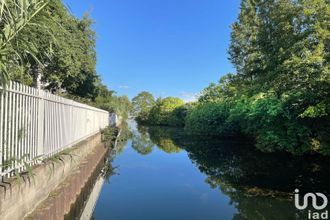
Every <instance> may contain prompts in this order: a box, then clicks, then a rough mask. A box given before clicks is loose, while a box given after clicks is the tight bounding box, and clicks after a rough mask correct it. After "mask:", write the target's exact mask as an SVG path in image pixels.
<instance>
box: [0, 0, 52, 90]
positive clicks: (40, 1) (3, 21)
mask: <svg viewBox="0 0 330 220" xmlns="http://www.w3.org/2000/svg"><path fill="white" fill-rule="evenodd" d="M47 4H48V0H0V28H1V32H0V86H3V87H5V86H6V84H7V82H8V81H9V73H8V66H9V65H11V62H13V60H22V54H21V53H19V52H18V48H19V47H21V46H22V44H24V45H25V47H24V51H25V53H29V54H31V55H32V56H33V53H32V51H33V49H34V48H33V47H34V45H32V44H29V42H20V39H19V33H20V32H21V31H22V30H23V29H24V28H26V27H27V26H28V25H38V24H37V23H34V22H33V18H34V17H35V16H36V15H38V14H39V13H40V12H41V11H42V10H43V9H44V8H45V7H46V5H47ZM21 63H22V62H21Z"/></svg>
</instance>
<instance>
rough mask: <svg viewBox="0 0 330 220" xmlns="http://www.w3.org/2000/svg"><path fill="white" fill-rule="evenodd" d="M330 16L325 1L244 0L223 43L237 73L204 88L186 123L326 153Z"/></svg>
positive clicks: (268, 146)
mask: <svg viewBox="0 0 330 220" xmlns="http://www.w3.org/2000/svg"><path fill="white" fill-rule="evenodd" d="M329 17H330V6H329V4H328V2H326V1H325V0H311V1H310V0H309V1H304V0H302V1H290V0H280V1H275V0H271V1H254V0H242V3H241V12H240V14H239V17H238V20H237V22H235V23H234V25H233V27H232V35H231V45H230V49H229V54H230V59H231V61H232V63H233V64H234V66H235V67H236V70H237V74H236V75H232V74H228V75H226V76H224V77H222V78H221V79H220V81H219V83H218V84H211V85H210V86H209V87H208V88H206V89H205V90H204V91H203V92H202V94H201V96H200V98H199V105H197V107H195V108H193V109H192V110H191V111H190V112H189V113H188V116H187V121H186V129H187V130H188V131H190V132H192V133H195V134H203V135H228V134H229V135H233V134H244V135H246V136H248V137H252V138H254V139H255V142H256V147H257V148H258V149H260V150H262V151H266V152H273V151H286V152H290V153H292V154H304V153H313V152H317V153H321V154H324V155H330V137H329V134H330V132H329V131H330V126H329V125H330V94H329V91H330V78H329V77H330V72H329V60H330V59H329V49H330V46H329V42H330V40H329V39H330V26H329V25H330V23H329Z"/></svg>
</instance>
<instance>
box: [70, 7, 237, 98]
mask: <svg viewBox="0 0 330 220" xmlns="http://www.w3.org/2000/svg"><path fill="white" fill-rule="evenodd" d="M64 2H65V3H66V4H67V5H68V6H69V8H70V10H71V12H72V13H73V14H74V15H76V16H78V17H81V16H82V15H83V13H84V12H86V11H88V12H89V13H90V15H91V17H92V18H93V19H94V21H95V25H94V29H95V30H96V32H97V48H96V49H97V59H98V60H97V71H98V74H99V75H101V77H102V80H103V82H104V83H105V84H106V85H107V86H108V87H109V88H110V89H113V90H115V91H117V93H118V94H119V95H122V94H127V95H128V96H129V97H130V98H132V97H134V96H135V95H136V94H137V93H138V92H140V91H149V92H151V93H153V94H154V95H155V96H162V97H166V96H177V97H180V98H183V99H185V100H189V99H191V97H192V95H194V94H197V93H198V92H200V91H201V90H202V89H203V88H205V87H206V86H208V84H209V83H211V82H216V81H217V80H218V79H219V78H220V76H221V75H224V74H226V73H228V72H235V70H234V68H233V66H232V65H231V63H230V62H229V60H228V53H227V50H228V45H229V40H230V25H231V24H232V23H233V22H234V21H235V20H236V18H237V15H238V12H239V3H240V1H239V0H64Z"/></svg>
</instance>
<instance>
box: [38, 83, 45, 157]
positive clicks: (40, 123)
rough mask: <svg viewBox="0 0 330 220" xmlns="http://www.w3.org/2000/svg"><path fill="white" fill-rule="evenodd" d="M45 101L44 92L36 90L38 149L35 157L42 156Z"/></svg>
mask: <svg viewBox="0 0 330 220" xmlns="http://www.w3.org/2000/svg"><path fill="white" fill-rule="evenodd" d="M44 108H45V101H44V92H43V91H42V90H41V89H40V88H38V135H37V137H38V147H37V151H38V153H37V155H38V156H42V155H43V154H44V129H45V110H44Z"/></svg>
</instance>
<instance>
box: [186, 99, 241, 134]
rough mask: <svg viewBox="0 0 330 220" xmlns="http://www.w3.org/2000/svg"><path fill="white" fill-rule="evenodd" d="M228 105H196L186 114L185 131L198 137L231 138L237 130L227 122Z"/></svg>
mask: <svg viewBox="0 0 330 220" xmlns="http://www.w3.org/2000/svg"><path fill="white" fill-rule="evenodd" d="M229 107H230V106H229V104H227V103H205V104H201V105H198V106H197V107H195V108H194V109H193V110H191V111H190V112H189V113H188V116H187V119H186V129H187V130H188V131H189V132H192V133H196V134H199V135H212V136H215V135H218V136H231V135H238V134H239V130H238V129H237V128H236V127H235V124H234V123H231V121H229V120H228V119H229V110H230V108H229Z"/></svg>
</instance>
